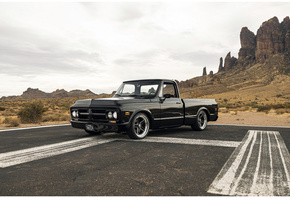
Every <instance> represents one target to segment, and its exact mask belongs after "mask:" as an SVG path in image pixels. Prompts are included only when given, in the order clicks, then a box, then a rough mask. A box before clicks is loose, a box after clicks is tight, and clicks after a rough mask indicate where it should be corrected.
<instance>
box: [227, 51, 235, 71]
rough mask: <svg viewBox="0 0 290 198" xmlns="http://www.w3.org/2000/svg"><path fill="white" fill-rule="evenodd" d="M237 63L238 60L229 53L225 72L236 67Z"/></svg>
mask: <svg viewBox="0 0 290 198" xmlns="http://www.w3.org/2000/svg"><path fill="white" fill-rule="evenodd" d="M236 62H237V58H235V57H232V56H231V52H229V53H228V54H227V56H226V58H225V65H224V69H225V71H228V70H230V69H231V68H233V66H234V65H236Z"/></svg>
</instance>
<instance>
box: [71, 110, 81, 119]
mask: <svg viewBox="0 0 290 198" xmlns="http://www.w3.org/2000/svg"><path fill="white" fill-rule="evenodd" d="M71 115H72V117H74V118H77V117H79V112H78V111H72V113H71Z"/></svg>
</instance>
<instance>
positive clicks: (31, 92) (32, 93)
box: [19, 88, 98, 99]
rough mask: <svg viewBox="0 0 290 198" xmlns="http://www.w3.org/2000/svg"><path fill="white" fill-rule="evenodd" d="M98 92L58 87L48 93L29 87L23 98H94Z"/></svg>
mask: <svg viewBox="0 0 290 198" xmlns="http://www.w3.org/2000/svg"><path fill="white" fill-rule="evenodd" d="M97 96H98V95H97V94H94V93H93V92H92V91H90V90H89V89H87V90H84V91H82V90H72V91H70V92H67V91H66V90H64V89H57V90H56V91H54V92H52V93H46V92H43V91H41V90H39V89H32V88H28V89H27V90H26V91H24V92H23V94H22V95H21V96H19V97H20V98H22V99H35V98H66V97H88V98H94V97H97Z"/></svg>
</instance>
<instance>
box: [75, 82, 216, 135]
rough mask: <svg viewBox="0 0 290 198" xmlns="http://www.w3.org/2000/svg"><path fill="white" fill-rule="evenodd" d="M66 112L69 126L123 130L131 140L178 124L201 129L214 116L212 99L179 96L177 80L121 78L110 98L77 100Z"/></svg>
mask: <svg viewBox="0 0 290 198" xmlns="http://www.w3.org/2000/svg"><path fill="white" fill-rule="evenodd" d="M70 111H71V116H72V120H71V124H72V127H75V128H81V129H84V130H85V131H86V132H87V133H89V134H98V133H101V132H106V131H115V132H127V135H128V136H129V137H130V138H133V139H142V138H144V137H146V135H147V134H148V132H149V129H158V128H169V127H178V126H181V125H189V126H191V128H192V129H193V130H198V131H202V130H204V129H205V128H206V126H207V122H208V121H216V120H217V118H218V105H217V103H216V101H215V100H214V99H181V98H180V97H179V90H178V87H177V83H176V82H175V81H173V80H164V79H151V80H133V81H125V82H123V83H122V85H121V86H120V88H119V89H118V90H117V92H116V93H115V95H114V96H113V97H112V98H101V99H87V100H78V101H76V103H75V104H74V105H73V106H71V108H70Z"/></svg>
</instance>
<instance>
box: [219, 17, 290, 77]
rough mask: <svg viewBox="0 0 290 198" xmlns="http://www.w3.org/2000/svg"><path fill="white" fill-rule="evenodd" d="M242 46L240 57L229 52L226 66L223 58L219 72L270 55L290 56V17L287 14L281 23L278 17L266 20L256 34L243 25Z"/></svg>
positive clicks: (264, 58)
mask: <svg viewBox="0 0 290 198" xmlns="http://www.w3.org/2000/svg"><path fill="white" fill-rule="evenodd" d="M240 41H241V48H240V50H239V57H238V59H236V58H235V57H231V54H230V53H228V54H227V56H226V58H225V61H224V67H223V66H222V64H223V62H222V58H220V65H219V68H218V72H221V71H228V70H230V69H232V68H233V66H235V65H238V64H240V65H244V64H249V63H254V62H256V63H263V62H264V61H265V60H266V59H268V58H269V57H270V56H272V55H275V54H279V53H285V54H286V55H287V56H289V51H290V19H289V17H288V16H287V17H286V18H284V20H283V21H282V22H281V23H279V20H278V18H277V17H273V18H271V19H270V20H268V21H266V22H264V23H263V24H262V25H261V27H260V28H259V29H258V31H257V35H255V34H254V33H253V32H252V31H250V30H249V29H248V28H247V27H243V28H242V30H241V33H240Z"/></svg>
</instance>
